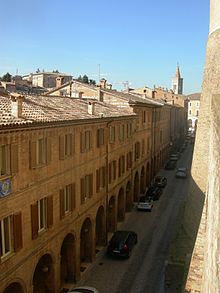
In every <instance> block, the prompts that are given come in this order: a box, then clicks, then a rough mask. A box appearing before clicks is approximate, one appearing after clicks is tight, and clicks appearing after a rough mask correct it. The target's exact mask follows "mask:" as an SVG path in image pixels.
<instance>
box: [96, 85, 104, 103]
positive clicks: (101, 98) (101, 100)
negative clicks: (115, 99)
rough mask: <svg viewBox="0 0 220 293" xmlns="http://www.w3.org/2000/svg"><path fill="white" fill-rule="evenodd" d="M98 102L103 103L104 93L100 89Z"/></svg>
mask: <svg viewBox="0 0 220 293" xmlns="http://www.w3.org/2000/svg"><path fill="white" fill-rule="evenodd" d="M97 99H98V101H100V102H103V92H102V91H101V89H100V88H98V97H97Z"/></svg>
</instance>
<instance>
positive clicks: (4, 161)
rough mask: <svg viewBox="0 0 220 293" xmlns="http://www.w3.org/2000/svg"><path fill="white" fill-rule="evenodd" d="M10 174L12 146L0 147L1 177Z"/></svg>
mask: <svg viewBox="0 0 220 293" xmlns="http://www.w3.org/2000/svg"><path fill="white" fill-rule="evenodd" d="M9 174H10V145H1V146H0V176H3V175H9Z"/></svg>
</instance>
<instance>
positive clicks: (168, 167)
mask: <svg viewBox="0 0 220 293" xmlns="http://www.w3.org/2000/svg"><path fill="white" fill-rule="evenodd" d="M175 168H176V161H170V160H169V161H168V162H167V163H166V165H165V167H164V169H165V170H174V169H175Z"/></svg>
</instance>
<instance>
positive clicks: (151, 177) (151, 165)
mask: <svg viewBox="0 0 220 293" xmlns="http://www.w3.org/2000/svg"><path fill="white" fill-rule="evenodd" d="M153 178H154V159H153V158H152V159H151V164H150V183H151V181H152V179H153Z"/></svg>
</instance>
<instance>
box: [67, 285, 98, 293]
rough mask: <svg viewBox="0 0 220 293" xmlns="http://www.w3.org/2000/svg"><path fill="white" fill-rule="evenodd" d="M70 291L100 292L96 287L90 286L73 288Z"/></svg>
mask: <svg viewBox="0 0 220 293" xmlns="http://www.w3.org/2000/svg"><path fill="white" fill-rule="evenodd" d="M68 292H69V293H70V292H74V293H99V291H98V290H97V289H96V288H93V287H88V286H82V287H77V288H73V289H71V290H70V291H68Z"/></svg>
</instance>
